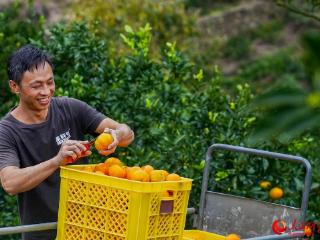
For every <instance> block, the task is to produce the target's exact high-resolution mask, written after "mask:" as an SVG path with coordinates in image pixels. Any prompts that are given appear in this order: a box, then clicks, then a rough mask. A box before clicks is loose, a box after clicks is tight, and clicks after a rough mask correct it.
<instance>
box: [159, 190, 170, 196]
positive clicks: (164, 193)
mask: <svg viewBox="0 0 320 240" xmlns="http://www.w3.org/2000/svg"><path fill="white" fill-rule="evenodd" d="M161 196H162V197H170V194H169V192H168V191H164V192H161Z"/></svg>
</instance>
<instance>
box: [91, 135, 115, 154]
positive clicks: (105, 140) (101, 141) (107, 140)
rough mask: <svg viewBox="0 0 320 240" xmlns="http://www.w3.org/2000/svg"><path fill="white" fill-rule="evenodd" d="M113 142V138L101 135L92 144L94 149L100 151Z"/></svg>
mask: <svg viewBox="0 0 320 240" xmlns="http://www.w3.org/2000/svg"><path fill="white" fill-rule="evenodd" d="M112 142H113V137H112V135H111V134H109V133H101V134H100V135H99V136H98V137H97V139H96V140H95V142H94V146H95V148H96V149H97V150H98V151H100V150H106V149H107V148H108V146H109V145H110V144H111V143H112Z"/></svg>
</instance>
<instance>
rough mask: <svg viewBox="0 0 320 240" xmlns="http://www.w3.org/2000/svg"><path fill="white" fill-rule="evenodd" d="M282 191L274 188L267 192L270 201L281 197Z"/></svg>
mask: <svg viewBox="0 0 320 240" xmlns="http://www.w3.org/2000/svg"><path fill="white" fill-rule="evenodd" d="M283 194H284V193H283V190H282V188H280V187H274V188H272V189H271V190H270V192H269V197H270V198H271V199H272V200H278V199H280V198H282V197H283Z"/></svg>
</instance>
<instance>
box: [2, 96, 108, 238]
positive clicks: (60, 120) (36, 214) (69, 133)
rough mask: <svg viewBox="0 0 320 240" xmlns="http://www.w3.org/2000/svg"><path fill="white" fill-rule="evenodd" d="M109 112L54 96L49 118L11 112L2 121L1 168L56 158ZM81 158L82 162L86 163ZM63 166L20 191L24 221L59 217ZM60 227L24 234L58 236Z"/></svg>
mask: <svg viewBox="0 0 320 240" xmlns="http://www.w3.org/2000/svg"><path fill="white" fill-rule="evenodd" d="M103 119H105V115H103V114H102V113H99V112H98V111H96V110H95V109H94V108H92V107H90V106H89V105H88V104H86V103H84V102H82V101H80V100H76V99H73V98H67V97H54V98H52V101H51V103H50V106H49V111H48V116H47V119H46V121H45V122H42V123H40V124H30V125H27V124H24V123H22V122H20V121H18V120H17V119H15V118H14V117H13V116H12V115H11V114H10V112H9V113H8V114H7V115H6V116H5V117H4V118H3V119H2V120H1V121H0V170H1V169H2V168H4V167H6V166H17V167H20V168H25V167H29V166H34V165H36V164H38V163H41V162H44V161H46V160H49V159H50V158H53V157H54V156H56V155H57V153H58V152H59V149H60V146H61V143H62V142H63V141H65V140H66V139H73V140H84V135H85V134H92V135H95V130H96V128H97V127H98V125H99V124H100V122H101V121H102V120H103ZM86 162H87V159H85V158H84V159H80V160H79V161H77V164H78V163H86ZM59 186H60V178H59V170H57V171H55V172H54V173H53V174H52V175H51V176H49V177H48V178H47V179H46V180H45V181H43V182H42V183H41V184H40V185H38V186H37V187H35V188H34V189H32V190H29V191H27V192H23V193H19V194H18V204H19V213H20V219H21V224H36V223H46V222H55V221H57V215H58V214H57V212H58V205H59ZM55 235H56V231H55V230H54V231H41V232H33V233H26V234H23V239H25V240H27V239H28V240H29V239H30V240H31V239H32V240H36V239H42V240H44V239H45V240H47V239H54V238H55Z"/></svg>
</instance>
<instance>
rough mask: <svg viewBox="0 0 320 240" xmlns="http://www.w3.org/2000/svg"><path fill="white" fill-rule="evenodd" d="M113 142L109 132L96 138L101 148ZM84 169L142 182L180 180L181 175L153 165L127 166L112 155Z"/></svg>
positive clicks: (96, 143)
mask: <svg viewBox="0 0 320 240" xmlns="http://www.w3.org/2000/svg"><path fill="white" fill-rule="evenodd" d="M112 142H113V138H112V136H111V134H109V133H102V134H100V135H99V136H98V137H97V139H96V140H95V143H94V145H95V148H96V149H97V150H98V151H99V150H105V149H107V147H108V146H109V145H110V144H111V143H112ZM82 170H83V171H87V172H94V173H97V174H102V175H108V176H112V177H117V178H126V179H128V180H134V181H140V182H162V181H180V180H181V177H180V176H179V175H178V174H175V173H171V174H169V173H168V172H167V171H165V170H157V169H154V168H153V167H152V166H151V165H145V166H142V167H139V166H134V167H128V166H125V165H124V164H123V163H122V162H121V161H120V159H118V158H115V157H110V158H107V159H106V160H105V162H103V163H99V164H97V165H95V166H92V165H88V166H84V167H83V168H82Z"/></svg>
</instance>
